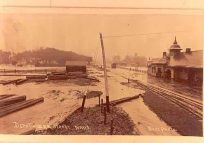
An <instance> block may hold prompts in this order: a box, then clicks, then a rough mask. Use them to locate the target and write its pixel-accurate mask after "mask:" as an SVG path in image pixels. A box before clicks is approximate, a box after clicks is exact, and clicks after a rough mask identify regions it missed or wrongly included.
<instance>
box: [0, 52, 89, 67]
mask: <svg viewBox="0 0 204 143" xmlns="http://www.w3.org/2000/svg"><path fill="white" fill-rule="evenodd" d="M0 55H3V56H2V57H3V58H1V60H0V63H1V64H8V63H11V64H14V65H15V64H17V65H27V64H29V65H36V66H64V65H65V62H66V61H67V60H71V61H77V60H80V61H81V60H82V61H88V62H90V61H92V58H91V57H88V56H84V55H79V54H77V53H74V52H72V51H63V50H58V49H55V48H40V49H37V50H33V51H24V52H21V53H14V54H12V55H11V53H8V52H4V51H0Z"/></svg>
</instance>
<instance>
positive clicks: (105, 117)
mask: <svg viewBox="0 0 204 143" xmlns="http://www.w3.org/2000/svg"><path fill="white" fill-rule="evenodd" d="M106 119H107V114H106V107H104V125H106Z"/></svg>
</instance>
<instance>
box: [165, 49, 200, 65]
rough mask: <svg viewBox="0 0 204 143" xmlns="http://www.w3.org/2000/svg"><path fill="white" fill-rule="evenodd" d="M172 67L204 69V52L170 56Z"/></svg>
mask: <svg viewBox="0 0 204 143" xmlns="http://www.w3.org/2000/svg"><path fill="white" fill-rule="evenodd" d="M169 66H170V67H186V68H203V50H197V51H191V52H190V53H185V52H181V53H180V54H179V56H170V60H169Z"/></svg>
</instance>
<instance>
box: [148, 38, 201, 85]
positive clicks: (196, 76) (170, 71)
mask: <svg viewBox="0 0 204 143" xmlns="http://www.w3.org/2000/svg"><path fill="white" fill-rule="evenodd" d="M181 50H182V49H181V47H180V45H178V43H177V41H176V38H175V41H174V43H173V45H171V47H170V49H169V53H168V54H167V53H166V52H163V57H162V58H156V59H151V60H149V61H148V63H147V66H148V74H149V75H152V76H156V77H162V78H167V79H174V80H177V81H186V82H189V83H191V84H199V85H201V84H202V82H203V50H197V51H191V49H190V48H186V51H185V52H181Z"/></svg>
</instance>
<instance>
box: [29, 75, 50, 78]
mask: <svg viewBox="0 0 204 143" xmlns="http://www.w3.org/2000/svg"><path fill="white" fill-rule="evenodd" d="M46 78H47V75H28V76H26V79H46Z"/></svg>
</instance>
